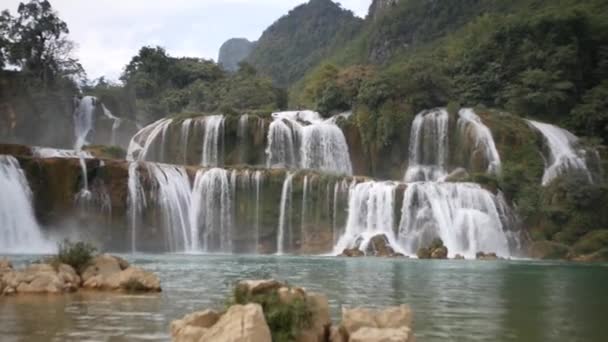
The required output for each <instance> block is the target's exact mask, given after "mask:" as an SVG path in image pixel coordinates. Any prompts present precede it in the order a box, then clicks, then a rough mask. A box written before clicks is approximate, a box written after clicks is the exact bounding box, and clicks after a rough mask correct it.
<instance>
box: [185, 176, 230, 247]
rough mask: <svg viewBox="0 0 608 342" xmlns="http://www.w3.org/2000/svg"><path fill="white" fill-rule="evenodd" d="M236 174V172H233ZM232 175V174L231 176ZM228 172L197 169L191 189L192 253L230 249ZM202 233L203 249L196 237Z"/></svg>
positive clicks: (199, 237) (198, 237)
mask: <svg viewBox="0 0 608 342" xmlns="http://www.w3.org/2000/svg"><path fill="white" fill-rule="evenodd" d="M233 174H234V175H236V173H233ZM231 178H235V177H231ZM231 188H236V182H234V183H232V186H231V183H230V181H229V178H228V171H226V170H224V169H218V168H215V169H211V170H208V171H207V170H199V171H198V172H197V174H196V179H195V181H194V186H193V189H192V207H191V210H190V226H191V228H192V230H191V237H190V239H191V241H192V242H193V243H192V245H191V248H190V250H189V251H191V252H215V251H219V252H227V253H230V252H232V198H233V193H232V191H231ZM201 236H202V241H203V243H202V248H201V246H200V245H199V239H201Z"/></svg>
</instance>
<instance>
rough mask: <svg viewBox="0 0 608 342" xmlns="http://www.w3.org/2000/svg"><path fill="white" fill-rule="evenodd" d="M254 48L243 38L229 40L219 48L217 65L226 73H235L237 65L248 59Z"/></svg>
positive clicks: (251, 43)
mask: <svg viewBox="0 0 608 342" xmlns="http://www.w3.org/2000/svg"><path fill="white" fill-rule="evenodd" d="M254 46H255V43H254V42H250V41H249V40H247V39H245V38H232V39H229V40H227V41H226V42H225V43H224V44H222V46H221V47H220V55H219V58H218V64H220V65H221V66H222V67H223V68H224V69H225V70H227V71H237V70H238V69H239V63H241V62H242V61H243V60H245V58H247V57H249V54H250V53H251V50H253V47H254Z"/></svg>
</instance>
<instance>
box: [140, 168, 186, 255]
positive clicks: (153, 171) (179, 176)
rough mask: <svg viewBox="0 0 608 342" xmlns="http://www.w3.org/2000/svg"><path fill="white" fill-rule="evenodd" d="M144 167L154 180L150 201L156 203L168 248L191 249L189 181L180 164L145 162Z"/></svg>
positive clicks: (170, 249)
mask: <svg viewBox="0 0 608 342" xmlns="http://www.w3.org/2000/svg"><path fill="white" fill-rule="evenodd" d="M147 170H148V174H149V176H150V178H151V179H152V180H153V181H154V182H153V183H154V184H153V186H154V188H153V190H152V191H151V193H152V201H154V203H155V204H156V206H157V208H158V210H159V212H160V216H161V223H162V228H163V229H164V231H165V232H166V239H167V241H166V242H167V245H168V250H169V251H171V252H182V251H188V250H190V249H191V246H192V240H191V234H190V233H191V231H190V220H189V215H188V213H189V210H190V202H191V191H190V180H189V178H188V174H187V173H186V169H185V168H183V167H177V166H171V165H165V164H156V163H148V164H147Z"/></svg>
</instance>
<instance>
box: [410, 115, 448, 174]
mask: <svg viewBox="0 0 608 342" xmlns="http://www.w3.org/2000/svg"><path fill="white" fill-rule="evenodd" d="M448 130H449V114H448V112H447V110H445V109H443V108H438V109H433V110H430V111H425V112H422V113H420V114H418V115H417V116H416V118H415V119H414V122H413V123H412V128H411V133H410V146H409V165H408V169H407V172H406V174H405V181H406V182H416V181H437V180H440V179H441V178H443V177H445V176H446V175H447V172H448V170H447V167H448V160H449V159H448V158H449V138H448V135H449V134H448Z"/></svg>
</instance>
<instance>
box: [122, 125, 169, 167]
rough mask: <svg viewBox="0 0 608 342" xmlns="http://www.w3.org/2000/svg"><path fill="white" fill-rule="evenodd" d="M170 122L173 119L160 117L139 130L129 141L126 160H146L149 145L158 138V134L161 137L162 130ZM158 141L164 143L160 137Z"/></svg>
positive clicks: (163, 130) (164, 130) (167, 126)
mask: <svg viewBox="0 0 608 342" xmlns="http://www.w3.org/2000/svg"><path fill="white" fill-rule="evenodd" d="M171 123H173V119H161V120H158V121H156V122H154V123H152V124H151V125H148V126H146V127H144V128H142V129H141V130H139V132H137V133H136V134H135V135H134V136H133V138H132V139H131V142H130V143H129V148H128V150H127V160H129V161H136V160H141V161H144V160H147V157H148V154H149V150H150V148H151V146H153V144H154V143H155V142H156V141H158V140H159V139H158V137H159V136H160V137H161V138H162V136H163V135H164V133H163V132H166V130H167V129H168V128H169V126H170V125H171ZM158 143H160V144H161V145H164V142H163V141H162V139H161V141H160V142H158Z"/></svg>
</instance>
